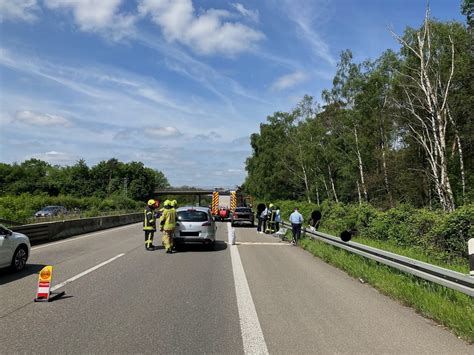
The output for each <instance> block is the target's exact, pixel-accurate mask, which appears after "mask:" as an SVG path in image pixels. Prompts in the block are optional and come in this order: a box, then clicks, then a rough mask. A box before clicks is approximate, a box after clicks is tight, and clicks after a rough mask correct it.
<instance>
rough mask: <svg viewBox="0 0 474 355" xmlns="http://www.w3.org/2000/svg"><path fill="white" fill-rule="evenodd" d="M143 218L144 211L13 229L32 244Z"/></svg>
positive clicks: (28, 225)
mask: <svg viewBox="0 0 474 355" xmlns="http://www.w3.org/2000/svg"><path fill="white" fill-rule="evenodd" d="M142 220H143V213H141V212H138V213H131V214H125V215H117V216H105V217H92V218H81V219H71V220H64V221H56V222H45V223H35V224H26V225H23V226H15V227H12V228H11V229H12V230H13V231H15V232H19V233H23V234H25V235H27V236H28V237H29V238H30V242H31V244H38V243H41V242H48V241H53V240H57V239H63V238H68V237H72V236H75V235H79V234H85V233H90V232H95V231H99V230H103V229H108V228H114V227H118V226H123V225H126V224H131V223H137V222H141V221H142Z"/></svg>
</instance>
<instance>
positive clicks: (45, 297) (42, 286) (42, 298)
mask: <svg viewBox="0 0 474 355" xmlns="http://www.w3.org/2000/svg"><path fill="white" fill-rule="evenodd" d="M52 283H53V267H52V266H51V265H48V266H45V267H44V268H43V269H42V270H41V271H40V273H39V276H38V291H37V292H36V298H35V302H50V301H53V300H55V299H57V298H59V297H61V296H64V295H65V294H66V292H64V291H61V292H52V291H51V284H52Z"/></svg>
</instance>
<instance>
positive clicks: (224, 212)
mask: <svg viewBox="0 0 474 355" xmlns="http://www.w3.org/2000/svg"><path fill="white" fill-rule="evenodd" d="M217 218H218V219H219V220H220V221H225V220H226V219H229V218H230V209H228V208H227V207H221V208H220V209H219V214H218V215H217Z"/></svg>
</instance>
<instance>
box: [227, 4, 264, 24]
mask: <svg viewBox="0 0 474 355" xmlns="http://www.w3.org/2000/svg"><path fill="white" fill-rule="evenodd" d="M232 6H233V7H234V8H235V9H236V10H237V11H238V12H239V13H240V14H241V15H242V16H243V17H245V18H248V19H249V20H250V21H252V22H255V23H257V22H258V21H259V13H258V10H249V9H247V8H246V7H245V6H244V5H242V4H240V3H234V4H232Z"/></svg>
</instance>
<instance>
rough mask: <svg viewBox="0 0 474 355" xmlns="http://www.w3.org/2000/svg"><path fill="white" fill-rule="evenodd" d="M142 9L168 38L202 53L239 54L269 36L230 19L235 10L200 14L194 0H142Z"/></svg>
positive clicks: (139, 8) (142, 12)
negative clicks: (197, 12)
mask: <svg viewBox="0 0 474 355" xmlns="http://www.w3.org/2000/svg"><path fill="white" fill-rule="evenodd" d="M241 9H242V10H244V9H245V8H243V7H241ZM245 10H246V9H245ZM138 11H139V13H140V14H141V15H142V16H150V17H151V19H152V21H153V22H154V23H155V24H156V25H158V26H159V27H160V28H161V30H162V31H163V34H164V36H165V38H166V39H167V40H168V41H170V42H173V41H177V42H179V43H181V44H184V45H186V46H188V47H190V48H192V49H193V50H194V51H195V52H197V53H200V54H206V55H210V54H216V53H219V54H224V55H235V54H238V53H241V52H244V51H247V50H249V49H251V48H254V47H255V46H256V45H257V43H258V42H260V41H261V40H263V39H264V38H265V35H264V34H263V33H262V32H260V31H258V30H255V29H253V28H251V27H249V26H246V25H244V24H242V23H239V22H235V21H234V22H232V21H229V18H230V17H231V16H232V14H231V13H229V12H228V11H226V10H217V9H209V10H206V11H204V12H202V13H200V14H196V11H195V9H194V6H193V3H192V1H191V0H174V1H169V0H140V2H139V5H138Z"/></svg>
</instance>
